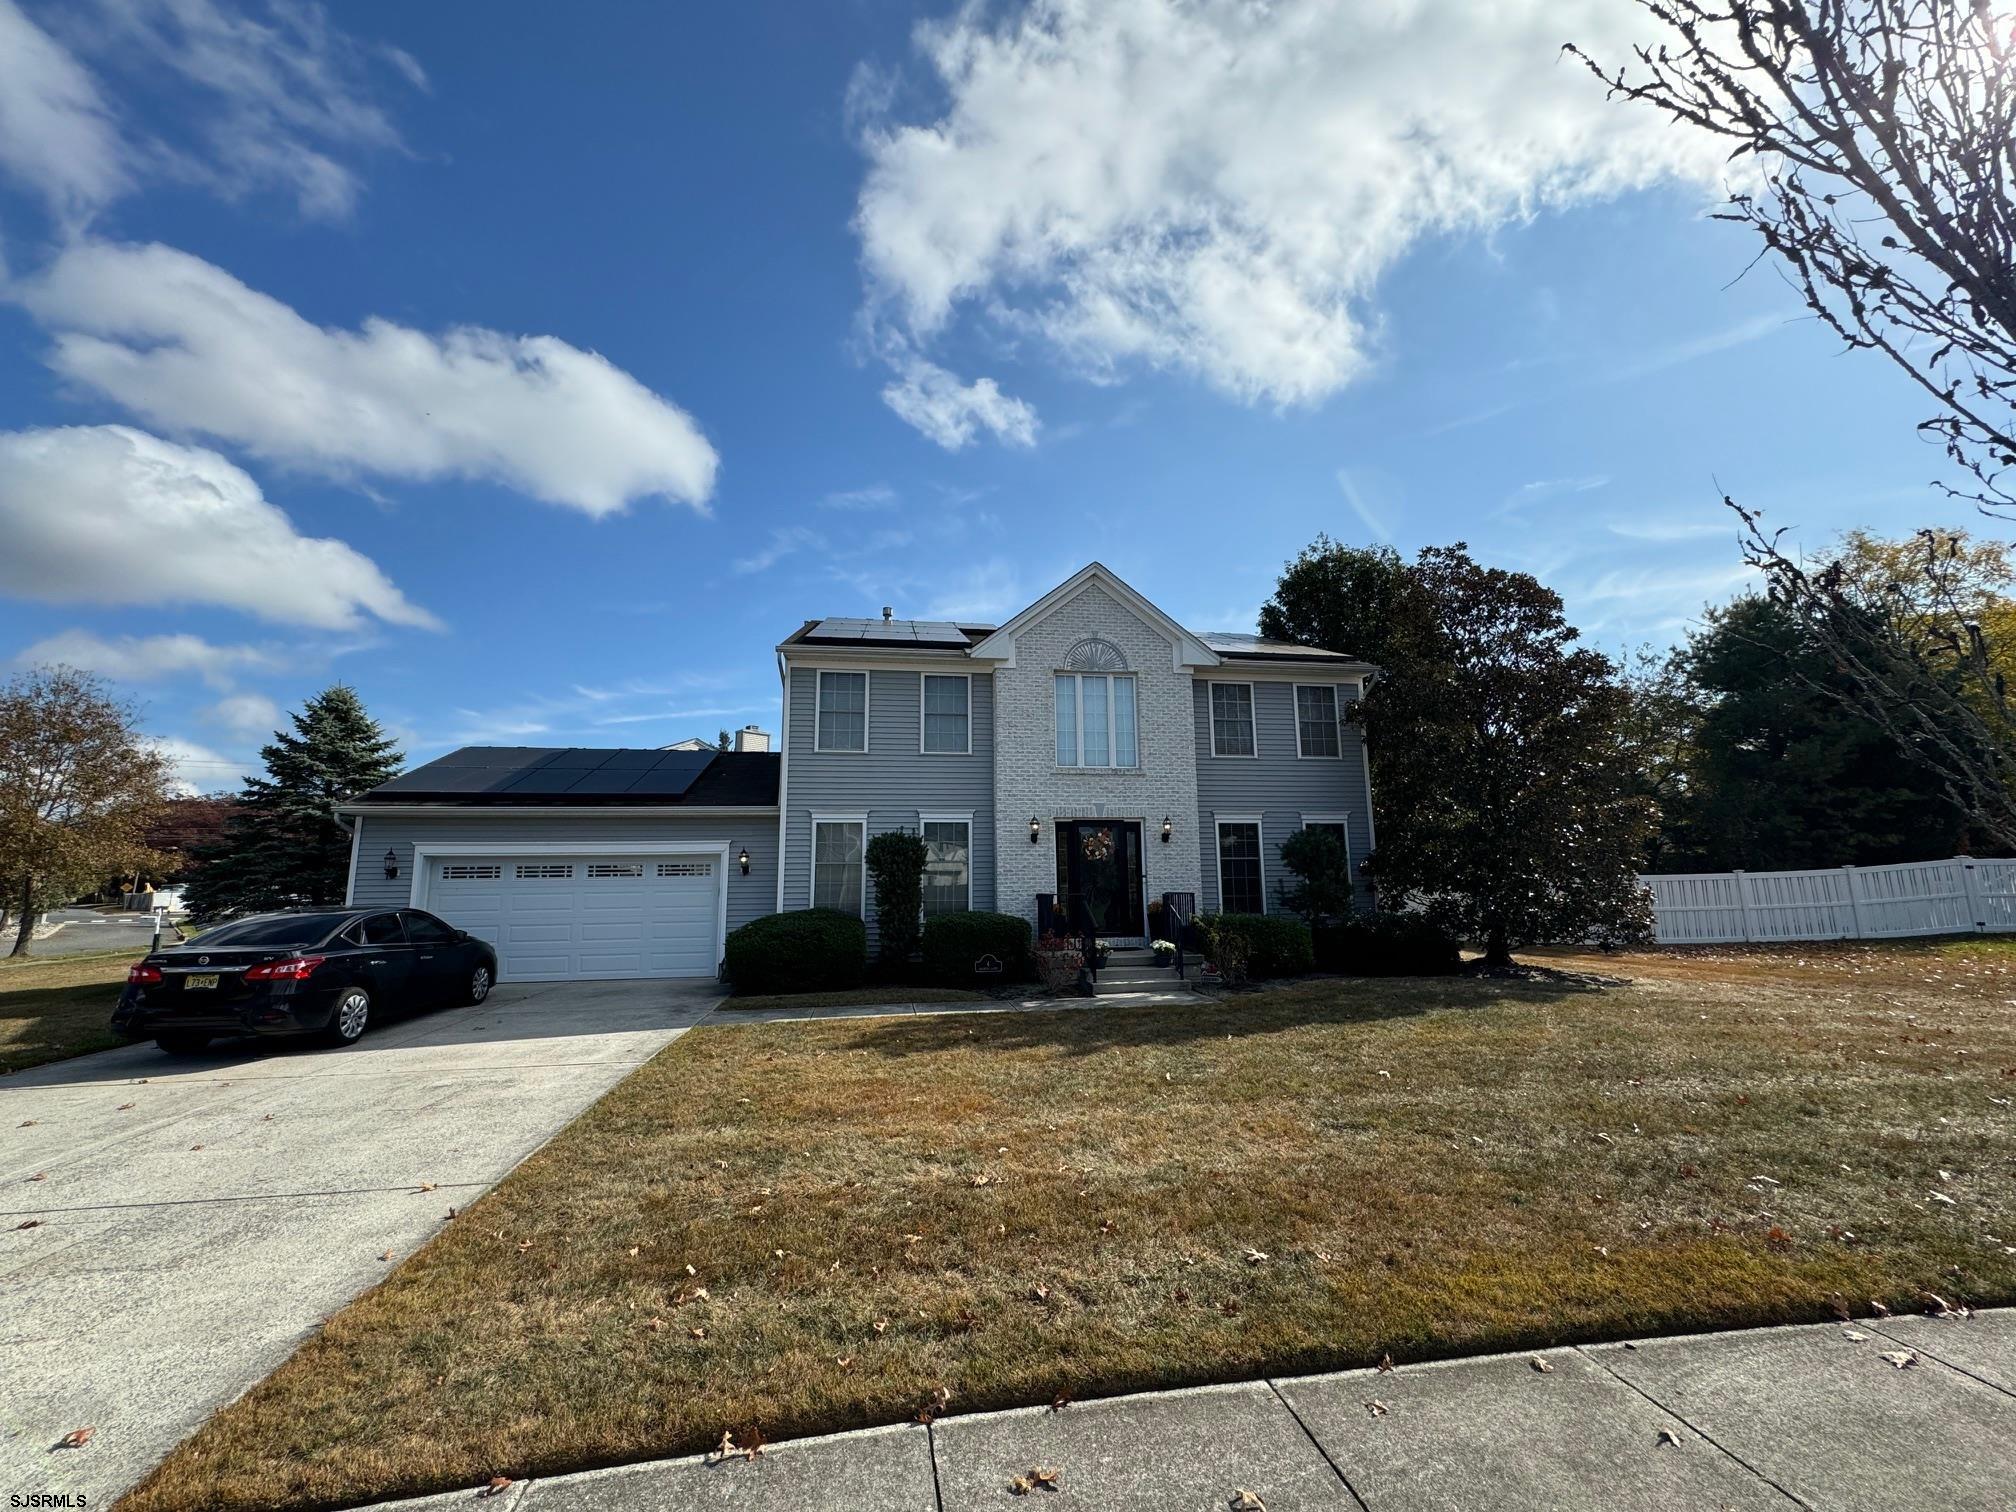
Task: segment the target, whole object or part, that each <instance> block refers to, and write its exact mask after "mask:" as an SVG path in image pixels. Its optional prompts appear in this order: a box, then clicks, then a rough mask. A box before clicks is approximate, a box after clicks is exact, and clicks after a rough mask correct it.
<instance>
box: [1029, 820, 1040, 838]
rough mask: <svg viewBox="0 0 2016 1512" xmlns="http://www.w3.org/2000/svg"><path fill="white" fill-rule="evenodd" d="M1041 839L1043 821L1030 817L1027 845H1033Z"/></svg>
mask: <svg viewBox="0 0 2016 1512" xmlns="http://www.w3.org/2000/svg"><path fill="white" fill-rule="evenodd" d="M1042 838H1043V821H1042V820H1040V819H1036V818H1033V817H1032V818H1031V819H1030V821H1029V843H1030V844H1031V845H1034V844H1035V843H1036V842H1037V841H1038V840H1041V839H1042Z"/></svg>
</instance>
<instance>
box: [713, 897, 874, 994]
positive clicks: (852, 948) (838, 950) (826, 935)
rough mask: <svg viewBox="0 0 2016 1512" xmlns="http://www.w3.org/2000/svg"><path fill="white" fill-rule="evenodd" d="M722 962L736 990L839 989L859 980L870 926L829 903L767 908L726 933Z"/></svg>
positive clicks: (800, 990) (802, 990)
mask: <svg viewBox="0 0 2016 1512" xmlns="http://www.w3.org/2000/svg"><path fill="white" fill-rule="evenodd" d="M724 963H725V971H724V974H725V975H726V976H727V978H728V980H729V981H730V982H732V983H733V984H734V986H735V990H736V991H737V992H745V993H757V992H842V991H845V990H846V989H847V988H849V987H859V986H860V985H861V977H862V973H863V972H864V971H865V970H866V968H867V965H868V926H867V925H865V924H863V923H862V922H861V921H860V920H859V919H857V918H855V917H854V915H852V914H850V913H841V912H840V911H839V910H837V909H832V908H805V909H799V910H797V911H795V912H793V913H781V914H768V915H765V916H764V917H763V918H760V919H752V920H750V921H749V922H748V923H747V924H744V925H743V926H742V927H741V928H740V929H738V930H736V931H735V932H734V933H733V934H731V935H729V936H728V949H727V953H726V955H725V957H724Z"/></svg>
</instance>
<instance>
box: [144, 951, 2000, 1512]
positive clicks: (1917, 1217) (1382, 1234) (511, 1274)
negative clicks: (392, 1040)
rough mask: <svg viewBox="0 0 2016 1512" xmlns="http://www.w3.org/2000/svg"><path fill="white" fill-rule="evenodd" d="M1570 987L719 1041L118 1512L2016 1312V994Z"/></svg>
mask: <svg viewBox="0 0 2016 1512" xmlns="http://www.w3.org/2000/svg"><path fill="white" fill-rule="evenodd" d="M1801 959H1803V960H1805V962H1806V964H1805V965H1803V966H1802V965H1798V964H1796V962H1797V961H1798V960H1801ZM1562 964H1573V965H1577V966H1582V967H1586V968H1588V969H1593V970H1603V971H1607V972H1610V973H1613V974H1623V975H1627V976H1630V977H1632V978H1633V979H1634V980H1633V982H1632V984H1631V985H1628V986H1624V987H1618V988H1613V989H1609V990H1603V991H1587V990H1574V989H1572V988H1570V987H1567V986H1562V985H1546V984H1528V983H1497V982H1476V981H1468V980H1448V981H1413V982H1407V981H1376V982H1375V981H1357V982H1344V981H1331V982H1320V983H1305V984H1301V985H1298V986H1294V987H1291V988H1287V989H1284V990H1281V991H1277V992H1273V993H1268V994H1264V995H1259V996H1253V997H1246V998H1241V999H1237V1000H1234V1001H1229V1002H1225V1003H1221V1004H1213V1005H1210V1006H1208V1007H1202V1008H1195V1009H1188V1008H1184V1009H1170V1008H1141V1009H1126V1008H1123V1009H1098V1010H1090V1011H1072V1012H1058V1013H1029V1014H1004V1015H995V1016H986V1017H978V1016H976V1017H932V1018H905V1019H885V1020H873V1021H870V1020H855V1021H842V1022H826V1023H816V1024H746V1025H733V1026H723V1027H708V1028H705V1029H701V1030H698V1031H695V1032H694V1033H692V1034H689V1035H687V1036H686V1037H685V1038H683V1039H681V1040H680V1041H678V1042H677V1043H675V1044H674V1045H672V1046H671V1047H669V1048H668V1049H667V1050H666V1051H665V1052H664V1053H663V1054H662V1055H660V1056H659V1057H658V1058H657V1059H656V1060H655V1061H653V1062H652V1063H651V1064H650V1065H649V1066H647V1067H645V1068H644V1069H643V1070H641V1071H640V1072H638V1073H637V1074H636V1075H635V1076H634V1077H632V1078H631V1079H630V1080H629V1081H627V1082H626V1083H624V1084H623V1085H622V1086H621V1087H619V1088H618V1089H617V1090H616V1091H614V1092H612V1093H611V1094H610V1095H609V1096H608V1097H606V1098H604V1099H603V1100H602V1102H601V1103H599V1104H598V1105H597V1106H596V1107H595V1108H594V1109H592V1110H591V1111H590V1112H589V1113H588V1114H586V1115H585V1116H584V1117H583V1118H582V1119H581V1120H579V1121H578V1122H577V1123H575V1124H574V1125H573V1126H572V1127H571V1128H569V1129H568V1130H567V1131H566V1132H565V1133H563V1134H562V1135H561V1136H560V1137H559V1138H557V1139H556V1140H554V1141H553V1143H552V1144H550V1145H549V1146H547V1148H546V1149H545V1150H544V1151H542V1152H541V1153H540V1154H538V1155H536V1156H535V1157H533V1158H532V1159H531V1160H530V1161H528V1162H527V1163H526V1164H525V1165H524V1166H522V1167H521V1168H520V1169H519V1170H518V1171H517V1172H516V1173H514V1174H513V1175H512V1176H511V1177H510V1178H508V1179H507V1180H506V1181H505V1182H504V1183H502V1184H501V1185H500V1186H499V1187H498V1188H497V1189H496V1190H495V1191H494V1192H492V1193H491V1194H490V1195H489V1196H487V1197H485V1198H484V1199H483V1200H482V1201H481V1202H480V1203H478V1204H477V1205H476V1206H474V1207H473V1208H471V1209H470V1210H469V1211H468V1212H466V1213H464V1214H463V1215H462V1216H461V1217H459V1218H457V1219H455V1220H454V1221H453V1223H452V1224H451V1225H450V1226H449V1227H448V1228H447V1229H446V1230H445V1231H444V1232H443V1233H442V1234H441V1236H440V1237H439V1238H438V1239H436V1240H435V1241H434V1242H433V1243H432V1244H431V1245H429V1246H428V1247H427V1248H426V1249H424V1250H423V1251H422V1252H421V1253H420V1254H418V1255H417V1256H416V1257H414V1259H413V1260H412V1261H411V1262H409V1263H408V1264H407V1265H406V1266H405V1267H403V1268H402V1269H401V1270H400V1271H398V1272H397V1273H396V1274H395V1275H393V1276H392V1277H391V1278H390V1279H389V1280H387V1281H386V1282H385V1283H384V1284H383V1285H381V1286H380V1287H378V1288H377V1289H376V1290H375V1291H373V1292H372V1293H370V1294H369V1295H367V1296H365V1297H364V1298H362V1299H361V1300H360V1301H358V1302H357V1303H356V1304H354V1305H353V1306H351V1307H349V1308H348V1309H346V1310H345V1311H343V1312H341V1313H339V1314H338V1315H336V1317H335V1318H333V1319H332V1320H331V1322H330V1323H329V1325H328V1327H327V1328H326V1330H325V1331H324V1332H323V1333H322V1334H320V1335H319V1336H318V1337H316V1338H315V1339H313V1340H311V1341H310V1342H309V1343H308V1344H306V1345H305V1346H304V1347H303V1348H302V1350H301V1351H300V1353H299V1354H297V1355H296V1356H295V1358H294V1359H293V1360H291V1361H290V1362H289V1363H288V1364H287V1365H285V1366H284V1367H282V1368H281V1369H280V1370H279V1371H278V1372H277V1373H276V1374H275V1375H274V1376H273V1377H271V1378H270V1379H269V1380H268V1381H266V1382H265V1383H264V1384H263V1385H261V1386H259V1387H258V1388H256V1389H255V1390H253V1391H252V1392H251V1393H250V1394H248V1395H247V1396H246V1397H245V1398H244V1399H242V1400H241V1401H239V1402H238V1403H236V1404H235V1405H233V1406H231V1407H229V1408H227V1409H225V1410H224V1411H223V1412H222V1413H220V1414H219V1415H218V1416H217V1418H216V1419H215V1420H213V1421H212V1422H211V1424H210V1425H209V1426H208V1427H206V1428H205V1429H204V1430H203V1431H202V1432H200V1433H199V1434H198V1435H196V1436H195V1437H194V1438H193V1439H191V1440H190V1441H189V1442H188V1443H187V1444H185V1445H183V1446H182V1447H181V1448H180V1449H178V1450H177V1451H176V1452H175V1453H174V1454H173V1455H172V1456H171V1457H170V1458H169V1459H168V1460H167V1462H166V1463H165V1464H164V1465H163V1466H162V1467H161V1468H160V1469H159V1470H158V1471H157V1472H156V1473H155V1474H154V1475H153V1476H152V1477H151V1478H150V1479H149V1480H148V1481H147V1482H146V1483H145V1484H144V1485H143V1486H142V1487H141V1488H140V1489H139V1490H137V1491H136V1492H135V1493H133V1495H132V1496H131V1497H130V1498H129V1499H128V1501H127V1503H126V1504H125V1505H126V1507H127V1508H128V1509H130V1512H169V1509H193V1508H199V1507H201V1508H212V1507H224V1508H249V1507H309V1506H316V1507H320V1506H333V1505H337V1504H339V1503H348V1502H353V1501H364V1500H368V1499H372V1498H377V1497H389V1496H393V1495H398V1494H411V1493H415V1492H420V1491H426V1490H435V1489H445V1488H451V1487H457V1486H469V1485H473V1484H479V1483H481V1482H482V1481H484V1480H486V1479H487V1478H488V1477H490V1476H492V1475H495V1474H509V1475H513V1476H523V1475H526V1474H533V1473H555V1472H561V1471H567V1470H573V1469H580V1468H583V1467H586V1466H591V1465H598V1464H607V1463H612V1462H617V1461H624V1460H635V1459H643V1458H649V1457H655V1456H660V1455H670V1454H679V1453H688V1452H692V1451H694V1450H697V1449H699V1448H702V1447H703V1446H706V1445H709V1444H711V1443H713V1442H714V1441H715V1440H717V1439H718V1438H719V1437H720V1435H721V1433H722V1431H723V1430H724V1429H732V1430H734V1431H735V1433H736V1435H737V1437H738V1439H744V1438H745V1435H747V1434H749V1433H751V1432H754V1431H760V1432H761V1433H762V1434H764V1435H766V1436H768V1437H770V1438H778V1437H784V1436H792V1435H799V1434H807V1433H814V1432H820V1431H827V1430H833V1429H840V1428H847V1427H853V1426H860V1425H865V1424H871V1423H881V1422H889V1421H892V1420H899V1419H903V1418H907V1417H909V1416H910V1415H911V1414H912V1413H913V1412H915V1411H916V1410H917V1408H918V1406H919V1405H920V1404H921V1403H923V1402H924V1401H925V1400H926V1399H927V1398H928V1397H929V1396H930V1394H931V1393H932V1392H933V1391H934V1389H935V1388H937V1387H940V1386H944V1387H946V1388H949V1389H950V1391H951V1393H952V1399H951V1410H953V1411H955V1412H957V1411H970V1410H975V1409H981V1408H990V1407H1000V1406H1006V1405H1009V1404H1014V1403H1032V1402H1048V1401H1049V1400H1051V1398H1052V1397H1053V1396H1054V1395H1055V1394H1056V1393H1057V1392H1058V1391H1060V1390H1068V1391H1071V1392H1073V1393H1074V1394H1076V1395H1078V1396H1081V1397H1082V1396H1090V1395H1094V1394H1100V1393H1111V1392H1120V1391H1130V1390H1138V1389H1143V1388H1150V1387H1166V1386H1175V1385H1179V1384H1184V1383H1190V1382H1199V1381H1211V1380H1227V1379H1237V1378H1241V1377H1250V1376H1254V1375H1256V1374H1259V1373H1262V1372H1298V1371H1311V1370H1318V1369H1325V1368H1334V1367H1343V1366H1351V1365H1361V1364H1366V1363H1369V1362H1372V1361H1376V1360H1377V1359H1378V1358H1379V1356H1380V1355H1381V1354H1382V1353H1386V1352H1388V1351H1390V1352H1391V1353H1392V1355H1393V1357H1394V1358H1395V1359H1396V1360H1399V1361H1402V1362H1407V1361H1413V1360H1420V1359H1425V1358H1429V1357H1432V1356H1438V1355H1452V1354H1466V1353H1470V1352H1473V1351H1477V1350H1484V1349H1499V1348H1525V1347H1531V1346H1537V1345H1541V1344H1550V1343H1560V1342H1564V1341H1572V1340H1589V1339H1600V1338H1616V1337H1620V1336H1630V1335H1638V1334H1648V1333H1658V1332H1668V1331H1677V1330H1686V1329H1701V1328H1712V1327H1724V1326H1732V1325H1741V1324H1757V1323H1767V1322H1784V1321H1791V1320H1797V1319H1813V1318H1821V1317H1826V1316H1828V1315H1829V1314H1830V1308H1831V1306H1832V1302H1831V1299H1833V1298H1834V1297H1835V1296H1836V1295H1837V1294H1838V1295H1839V1296H1840V1297H1842V1298H1845V1299H1846V1300H1847V1302H1848V1303H1849V1304H1850V1305H1852V1306H1853V1307H1855V1308H1856V1309H1858V1310H1862V1309H1866V1308H1867V1307H1868V1305H1869V1303H1870V1301H1871V1299H1880V1300H1882V1301H1884V1302H1886V1303H1888V1304H1889V1305H1890V1306H1892V1307H1895V1308H1905V1307H1911V1306H1915V1305H1918V1303H1919V1302H1920V1300H1921V1294H1922V1293H1923V1292H1925V1291H1927V1290H1931V1291H1936V1292H1938V1293H1939V1294H1940V1295H1942V1296H1944V1297H1946V1298H1948V1299H1949V1300H1952V1301H1956V1302H1957V1301H1960V1300H1963V1299H1965V1300H1970V1301H1974V1302H1979V1303H1986V1302H2008V1301H2011V1300H2016V1254H2012V1252H2011V1246H2016V1159H2012V1153H2011V1152H2012V1149H2016V1141H2012V1139H2011V1137H2010V1136H2011V1133H2012V1130H2016V1109H2012V1107H2011V1101H2010V1100H2011V1099H2012V1098H2016V1007H2012V1004H2011V1001H2010V1000H2011V999H2016V990H2012V985H2016V984H2012V981H2011V980H2010V976H2009V957H2007V956H2005V955H1997V954H1993V953H1976V954H1973V955H1966V954H1956V953H1953V952H1952V951H1950V950H1948V949H1945V948H1941V947H1920V948H1918V949H1916V950H1911V951H1904V950H1888V951H1879V952H1867V953H1855V952H1834V951H1830V950H1826V949H1822V948H1815V949H1811V950H1808V951H1806V952H1804V953H1803V955H1801V956H1797V957H1793V958H1791V959H1788V960H1783V961H1767V962H1759V961H1755V960H1751V959H1748V958H1745V959H1742V960H1736V961H1732V962H1728V963H1721V964H1718V963H1715V962H1712V961H1708V960H1704V959H1701V958H1699V957H1690V958H1687V959H1685V960H1677V961H1676V959H1675V958H1674V957H1671V956H1667V955H1659V956H1647V957H1633V958H1621V959H1620V958H1610V959H1608V960H1601V959H1599V960H1590V961H1586V962H1585V961H1574V962H1563V963H1562ZM697 1089H704V1091H703V1092H701V1093H700V1095H696V1090H697ZM1935 1191H1936V1192H1939V1193H1942V1194H1943V1195H1945V1196H1947V1197H1950V1198H1951V1199H1952V1202H1951V1204H1950V1205H1949V1204H1947V1203H1944V1202H1939V1201H1935V1200H1934V1199H1933V1198H1932V1195H1931V1194H1932V1193H1934V1192H1935ZM1249 1251H1251V1252H1254V1254H1264V1256H1265V1258H1264V1259H1258V1258H1254V1257H1253V1254H1249ZM689 1266H690V1267H691V1270H690V1271H689V1269H688V1267H689Z"/></svg>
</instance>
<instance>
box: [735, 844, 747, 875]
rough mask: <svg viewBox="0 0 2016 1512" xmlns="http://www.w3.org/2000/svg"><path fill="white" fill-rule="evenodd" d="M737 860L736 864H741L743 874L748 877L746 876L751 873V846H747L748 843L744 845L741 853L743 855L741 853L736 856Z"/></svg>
mask: <svg viewBox="0 0 2016 1512" xmlns="http://www.w3.org/2000/svg"><path fill="white" fill-rule="evenodd" d="M735 862H736V864H737V865H738V866H740V867H741V868H742V875H743V876H745V877H746V876H748V875H749V847H748V846H746V845H745V846H743V847H742V854H741V855H739V856H737V857H736V858H735Z"/></svg>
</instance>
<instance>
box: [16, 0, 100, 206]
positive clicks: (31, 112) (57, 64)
mask: <svg viewBox="0 0 2016 1512" xmlns="http://www.w3.org/2000/svg"><path fill="white" fill-rule="evenodd" d="M0 168H4V169H5V170H6V172H7V173H8V174H9V175H10V176H11V177H13V178H16V179H18V180H20V181H21V182H23V183H25V184H27V185H29V186H30V187H31V188H34V189H36V190H39V191H40V192H41V193H42V195H43V196H44V197H45V198H46V199H47V200H48V201H49V204H50V207H51V209H52V210H53V211H54V212H55V213H56V215H57V216H58V217H59V218H61V219H63V220H65V221H73V222H74V221H78V220H81V219H83V218H84V217H85V216H87V215H88V214H89V213H90V212H91V211H93V210H95V209H97V208H98V207H99V206H100V205H102V204H104V203H105V202H106V201H108V200H111V199H114V198H116V197H117V196H118V195H120V194H122V193H124V192H125V190H126V189H127V188H128V187H129V186H130V182H131V181H130V179H129V177H128V174H127V169H126V162H125V155H124V151H123V148H122V145H121V142H120V139H119V128H118V126H117V124H116V123H115V121H114V119H113V114H112V110H111V107H110V106H109V105H107V104H106V102H105V99H104V97H103V96H102V95H101V94H100V93H99V91H98V85H97V82H96V81H95V80H94V79H93V78H92V77H91V75H90V73H89V71H87V70H86V69H85V68H84V67H83V66H82V65H81V64H79V63H78V61H77V60H76V59H75V58H73V57H72V56H71V55H70V54H69V53H68V52H67V51H65V50H64V48H63V47H62V45H61V44H60V43H58V42H57V41H56V40H55V39H54V38H53V37H51V36H50V35H49V34H48V33H47V32H45V31H43V30H42V29H41V28H40V27H38V26H37V25H36V24H35V23H34V22H33V21H31V20H29V19H28V17H27V15H26V14H24V13H23V12H22V10H21V8H20V7H19V6H18V5H16V4H15V3H14V0H0Z"/></svg>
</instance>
